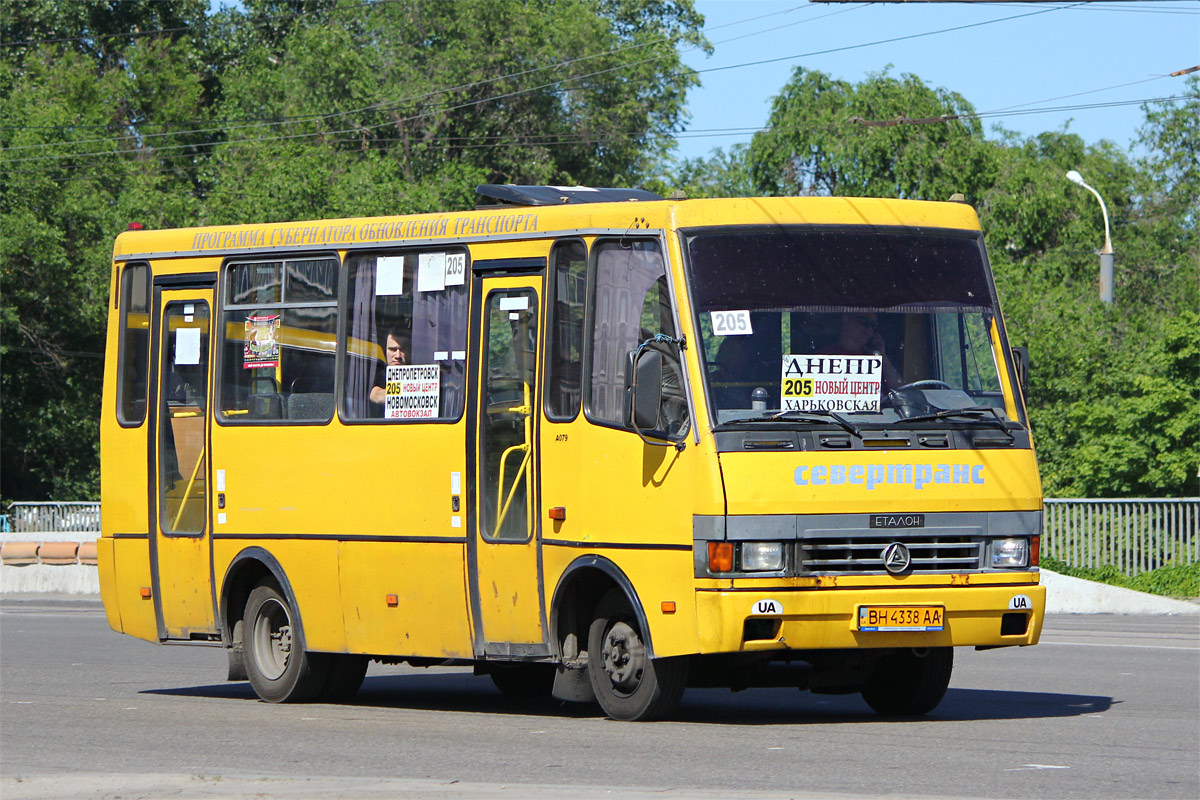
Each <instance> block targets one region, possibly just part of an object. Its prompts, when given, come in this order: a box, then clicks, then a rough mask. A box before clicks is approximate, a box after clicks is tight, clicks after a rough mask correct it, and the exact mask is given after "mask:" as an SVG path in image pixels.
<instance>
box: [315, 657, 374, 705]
mask: <svg viewBox="0 0 1200 800" xmlns="http://www.w3.org/2000/svg"><path fill="white" fill-rule="evenodd" d="M317 655H320V656H321V657H322V658H324V660H326V661H327V662H329V675H328V677H326V678H325V685H324V686H322V687H321V691H320V692H319V693H318V694H317V699H318V700H321V701H323V702H326V703H342V702H345V701H346V700H349V699H350V698H351V697H354V695H356V694H358V690H359V688H361V687H362V682H363V678H365V677H366V675H367V665H368V664H369V663H370V661H371V660H370V659H369V658H367V657H366V656H356V655H347V654H344V653H327V654H326V653H322V654H309V656H308V658H309V659H310V660H311V659H314V658H316V656H317Z"/></svg>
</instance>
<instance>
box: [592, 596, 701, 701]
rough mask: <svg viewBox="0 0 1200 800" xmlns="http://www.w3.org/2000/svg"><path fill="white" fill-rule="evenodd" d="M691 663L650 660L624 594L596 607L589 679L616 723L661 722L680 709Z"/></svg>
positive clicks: (606, 600) (604, 598)
mask: <svg viewBox="0 0 1200 800" xmlns="http://www.w3.org/2000/svg"><path fill="white" fill-rule="evenodd" d="M687 667H688V662H687V659H686V658H650V657H649V656H648V654H647V652H646V647H645V639H644V637H643V634H642V630H641V626H640V625H639V624H638V621H637V617H636V616H635V615H634V613H633V611H632V609H631V608H630V606H629V601H628V600H627V599H626V598H625V594H624V593H623V592H622V591H621V590H620V589H613V590H611V591H609V593H608V594H606V595H605V596H604V597H603V598H602V599H601V600H600V603H599V604H598V605H597V606H596V611H595V614H594V615H593V622H592V626H591V628H590V629H589V630H588V679H589V680H590V681H591V684H592V690H593V691H594V692H595V693H596V700H597V701H598V702H599V703H600V708H602V709H603V710H604V713H605V714H607V715H608V716H610V717H612V718H613V719H620V720H630V721H646V720H653V719H661V718H663V717H665V716H668V715H670V714H671V713H673V712H674V711H675V709H677V708H678V707H679V701H680V700H681V699H682V698H683V690H684V689H685V688H687Z"/></svg>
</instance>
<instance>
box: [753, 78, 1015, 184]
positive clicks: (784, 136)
mask: <svg viewBox="0 0 1200 800" xmlns="http://www.w3.org/2000/svg"><path fill="white" fill-rule="evenodd" d="M973 112H974V109H973V108H972V107H971V104H970V103H968V102H967V101H966V99H965V98H963V97H962V96H961V95H959V94H956V93H954V92H950V91H948V90H946V89H931V88H929V87H928V86H926V85H925V83H924V82H923V81H922V80H921V79H920V78H918V77H917V76H915V75H911V74H905V75H902V76H900V77H899V78H894V77H892V76H891V75H890V74H888V72H886V71H885V72H883V73H881V74H876V75H872V76H870V77H868V78H867V79H866V80H865V81H863V82H862V83H860V84H857V85H855V84H851V83H847V82H846V81H839V80H834V79H832V78H830V77H829V76H828V75H825V74H823V73H820V72H815V71H812V70H807V69H804V68H802V67H798V68H797V69H796V70H795V72H794V73H793V75H792V79H791V80H790V81H789V82H788V83H787V85H786V86H784V88H783V90H782V91H781V92H780V93H779V95H777V96H776V98H775V101H774V103H773V104H772V107H771V115H770V118H769V120H768V130H766V131H763V132H761V133H758V134H755V136H754V140H753V142H752V143H751V145H750V149H749V151H748V153H747V158H748V161H749V168H750V172H751V174H752V175H753V178H754V181H755V183H756V185H757V187H758V189H759V190H760V191H762V192H765V193H768V194H796V195H857V196H869V197H904V198H912V199H922V200H946V199H949V197H950V195H952V194H954V193H955V192H963V193H966V194H967V195H968V197H973V196H974V194H975V192H976V191H977V190H978V188H979V187H981V186H982V185H984V183H985V181H986V180H987V175H988V173H989V172H990V163H989V162H990V158H989V157H990V155H991V150H990V148H988V147H987V146H986V145H985V144H984V143H983V131H982V127H981V126H980V124H979V121H978V120H977V119H976V118H975V117H973V116H970V115H971V114H972V113H973ZM937 117H945V118H946V119H947V121H946V122H944V123H942V124H937V125H929V124H906V123H905V121H906V120H913V119H916V120H920V119H928V118H937Z"/></svg>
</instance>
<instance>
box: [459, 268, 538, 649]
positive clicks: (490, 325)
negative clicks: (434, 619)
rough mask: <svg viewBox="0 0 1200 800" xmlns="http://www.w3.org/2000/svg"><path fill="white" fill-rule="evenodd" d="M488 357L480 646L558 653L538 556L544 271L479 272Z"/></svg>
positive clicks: (477, 536) (478, 529)
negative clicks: (551, 639) (551, 643)
mask: <svg viewBox="0 0 1200 800" xmlns="http://www.w3.org/2000/svg"><path fill="white" fill-rule="evenodd" d="M475 280H476V286H475V287H474V288H475V293H474V296H475V297H482V298H484V299H483V302H482V304H481V306H480V308H481V310H480V311H479V312H477V313H480V314H481V315H482V318H480V319H477V324H476V325H474V326H473V329H474V331H475V334H474V338H475V341H474V342H473V343H472V344H473V347H474V348H475V352H476V353H478V354H479V358H478V360H477V361H476V362H475V363H477V364H478V365H479V373H478V375H477V376H475V377H476V378H477V380H476V381H475V382H474V387H475V388H474V392H475V396H474V397H473V398H472V400H473V402H472V408H473V409H474V410H473V418H472V420H471V425H472V433H473V434H474V436H473V437H472V438H473V440H474V443H473V445H469V447H470V449H471V450H472V451H473V452H472V453H471V455H472V456H473V459H474V467H473V477H474V492H473V497H472V502H473V503H474V514H472V515H470V516H469V518H470V519H473V520H474V522H473V527H474V530H473V531H471V533H470V537H469V543H470V545H469V546H470V551H469V554H468V555H469V563H470V570H471V579H470V582H471V605H472V609H471V610H472V618H473V620H474V638H475V650H476V652H477V654H479V655H484V656H491V657H501V658H503V657H516V658H521V657H525V658H532V657H538V656H545V655H548V654H549V649H548V645H547V638H546V633H545V631H546V622H545V609H544V608H543V604H542V600H541V591H540V584H541V576H540V563H539V562H540V559H539V558H538V498H537V480H536V476H537V471H536V470H537V463H538V453H537V451H536V443H537V433H536V431H535V430H534V428H535V426H536V425H537V414H536V413H535V411H536V409H537V394H538V393H537V373H538V306H539V303H540V299H541V284H542V279H541V277H540V276H536V277H530V276H525V277H494V278H493V277H488V278H480V277H478V276H477V277H476V278H475Z"/></svg>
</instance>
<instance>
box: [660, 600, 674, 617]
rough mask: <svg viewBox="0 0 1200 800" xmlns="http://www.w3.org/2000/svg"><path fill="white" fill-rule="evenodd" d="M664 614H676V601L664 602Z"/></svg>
mask: <svg viewBox="0 0 1200 800" xmlns="http://www.w3.org/2000/svg"><path fill="white" fill-rule="evenodd" d="M662 612H663V613H664V614H674V613H675V601H674V600H663V601H662Z"/></svg>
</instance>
